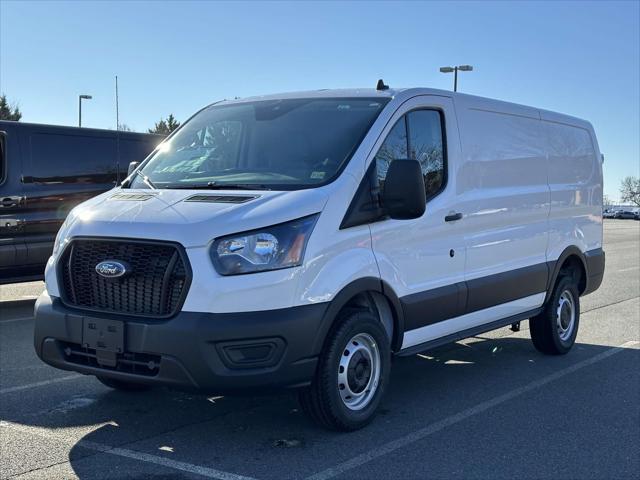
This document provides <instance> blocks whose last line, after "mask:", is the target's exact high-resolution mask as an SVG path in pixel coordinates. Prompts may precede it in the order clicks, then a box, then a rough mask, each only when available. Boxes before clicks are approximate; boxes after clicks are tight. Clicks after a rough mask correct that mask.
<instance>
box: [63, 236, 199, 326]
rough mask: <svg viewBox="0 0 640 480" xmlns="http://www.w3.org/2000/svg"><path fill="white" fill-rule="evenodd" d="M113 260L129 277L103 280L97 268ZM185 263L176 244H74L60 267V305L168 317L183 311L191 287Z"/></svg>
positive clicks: (83, 241) (82, 241)
mask: <svg viewBox="0 0 640 480" xmlns="http://www.w3.org/2000/svg"><path fill="white" fill-rule="evenodd" d="M107 260H112V261H113V260H115V261H119V262H122V263H125V264H126V265H127V269H128V270H130V272H129V273H128V274H125V275H124V276H122V277H117V278H105V277H103V276H102V275H99V274H98V273H97V272H96V265H97V264H98V263H100V262H103V261H107ZM186 261H187V260H186V257H184V256H183V255H182V254H181V251H180V250H178V247H177V246H176V245H174V244H167V243H159V242H158V243H156V242H153V243H152V242H143V241H136V240H110V239H76V240H73V241H72V242H71V244H70V245H68V246H67V248H65V250H64V253H63V255H62V257H61V259H60V262H59V264H58V265H59V267H58V268H59V272H60V279H61V282H60V283H61V287H62V289H63V300H64V301H65V303H67V304H68V305H70V306H73V307H77V308H81V309H87V310H94V311H102V312H109V313H119V314H124V315H138V316H150V317H168V316H171V315H173V314H175V313H176V312H177V311H178V309H179V308H180V306H181V303H182V301H183V300H184V297H185V295H186V293H187V289H188V286H189V276H190V271H189V267H188V265H187V264H186Z"/></svg>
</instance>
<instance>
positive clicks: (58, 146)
mask: <svg viewBox="0 0 640 480" xmlns="http://www.w3.org/2000/svg"><path fill="white" fill-rule="evenodd" d="M163 138H164V137H163V136H161V135H150V134H143V133H133V132H116V131H114V130H97V129H93V128H75V127H62V126H57V125H40V124H33V123H22V122H10V121H0V284H2V283H12V282H19V281H29V280H39V279H41V278H42V276H43V272H44V267H45V264H46V262H47V259H48V258H49V256H50V255H51V250H52V248H53V241H54V239H55V236H56V233H57V231H58V229H59V228H60V225H61V224H62V222H63V221H64V219H65V217H66V216H67V213H68V212H69V210H71V209H72V208H73V207H74V206H76V205H77V204H79V203H81V202H84V201H85V200H87V199H89V198H91V197H93V196H95V195H98V194H99V193H102V192H104V191H106V190H109V189H111V188H113V187H114V186H115V185H116V184H117V183H118V182H120V181H122V180H123V179H124V178H125V177H126V176H127V168H128V166H129V163H130V162H132V161H142V160H143V159H144V158H145V157H146V156H147V155H148V154H149V153H150V152H151V151H152V150H153V149H154V148H155V147H156V145H158V143H160V142H161V141H162V140H163Z"/></svg>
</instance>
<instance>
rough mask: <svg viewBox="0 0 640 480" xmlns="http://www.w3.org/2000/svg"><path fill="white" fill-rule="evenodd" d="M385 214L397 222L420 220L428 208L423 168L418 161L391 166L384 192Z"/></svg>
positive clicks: (396, 162) (406, 161)
mask: <svg viewBox="0 0 640 480" xmlns="http://www.w3.org/2000/svg"><path fill="white" fill-rule="evenodd" d="M382 206H383V208H384V210H385V213H386V214H387V215H389V216H390V217H391V218H394V219H397V220H408V219H411V218H419V217H421V216H422V215H423V214H424V211H425V209H426V207H427V202H426V193H425V189H424V178H423V176H422V168H421V167H420V162H418V161H417V160H394V161H392V162H391V163H390V164H389V169H388V170H387V177H386V179H385V181H384V186H383V191H382Z"/></svg>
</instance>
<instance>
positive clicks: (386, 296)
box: [314, 277, 404, 353]
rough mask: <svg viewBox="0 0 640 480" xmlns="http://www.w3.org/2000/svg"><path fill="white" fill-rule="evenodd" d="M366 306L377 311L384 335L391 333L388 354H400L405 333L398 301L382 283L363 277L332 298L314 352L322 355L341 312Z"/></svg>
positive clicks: (372, 278) (378, 280) (392, 292)
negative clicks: (392, 352)
mask: <svg viewBox="0 0 640 480" xmlns="http://www.w3.org/2000/svg"><path fill="white" fill-rule="evenodd" d="M367 306H368V307H369V308H371V309H374V310H375V311H376V313H377V315H378V317H379V319H380V321H381V323H382V324H383V326H384V327H385V329H386V330H387V333H389V330H390V329H391V350H392V351H394V352H395V351H399V350H400V347H401V346H402V336H403V332H404V327H403V326H404V316H403V313H402V305H401V304H400V300H399V299H398V297H397V296H396V295H395V292H394V291H393V290H392V289H391V288H390V287H389V285H387V284H386V283H385V282H384V281H382V280H380V279H379V278H376V277H364V278H359V279H358V280H354V281H353V282H351V283H349V284H347V285H346V286H344V287H343V288H342V289H341V290H340V291H339V292H338V293H337V294H336V295H335V296H334V297H333V299H332V300H331V302H330V303H329V306H328V307H327V310H326V311H325V313H324V319H323V321H322V324H321V327H320V331H319V332H318V335H317V337H316V344H315V345H314V352H318V353H319V352H321V351H322V349H323V346H324V344H325V342H326V339H327V336H328V335H329V333H330V332H331V330H332V328H333V327H334V325H336V321H337V320H338V317H339V314H340V312H341V311H343V310H344V309H345V308H349V307H354V308H364V307H367Z"/></svg>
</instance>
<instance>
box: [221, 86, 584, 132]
mask: <svg viewBox="0 0 640 480" xmlns="http://www.w3.org/2000/svg"><path fill="white" fill-rule="evenodd" d="M400 95H402V96H403V97H407V98H408V97H412V96H415V95H439V96H446V97H450V98H452V99H454V101H455V100H460V103H463V104H465V105H468V106H470V107H472V108H478V109H486V110H492V111H499V112H503V113H513V114H518V115H522V114H523V113H524V112H526V111H527V110H529V111H530V112H533V111H535V112H536V113H535V116H536V117H538V118H540V119H542V120H546V121H551V122H557V123H566V124H569V125H579V126H581V127H583V128H592V127H591V124H590V123H589V122H587V121H586V120H583V119H581V118H577V117H573V116H571V115H566V114H564V113H558V112H553V111H550V110H545V109H542V108H537V107H531V106H527V105H521V104H517V103H512V102H505V101H503V100H496V99H493V98H487V97H480V96H476V95H469V94H466V93H460V92H452V91H451V90H441V89H437V88H424V87H414V88H388V89H386V90H377V89H375V88H338V89H329V88H324V89H320V90H309V91H298V92H284V93H275V94H270V95H259V96H253V97H246V98H238V99H232V100H223V101H221V102H216V103H214V104H211V105H209V106H212V105H219V104H221V103H225V104H230V103H244V102H255V101H259V100H286V99H294V98H376V97H377V98H394V97H396V96H400Z"/></svg>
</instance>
